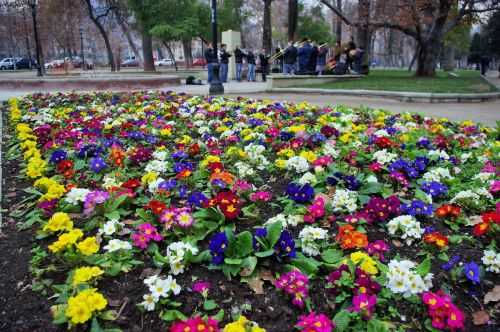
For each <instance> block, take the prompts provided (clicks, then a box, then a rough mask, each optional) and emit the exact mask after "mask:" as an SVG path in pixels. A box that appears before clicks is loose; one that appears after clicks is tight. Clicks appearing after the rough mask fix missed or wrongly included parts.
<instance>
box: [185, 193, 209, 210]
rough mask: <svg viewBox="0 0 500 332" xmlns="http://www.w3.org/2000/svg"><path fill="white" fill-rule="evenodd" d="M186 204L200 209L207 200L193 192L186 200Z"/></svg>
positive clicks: (201, 194) (200, 194)
mask: <svg viewBox="0 0 500 332" xmlns="http://www.w3.org/2000/svg"><path fill="white" fill-rule="evenodd" d="M188 202H189V204H191V205H194V206H196V207H201V206H203V205H204V204H205V203H206V202H208V198H207V196H205V195H204V194H203V193H202V192H199V191H193V193H192V194H191V195H190V196H189V198H188Z"/></svg>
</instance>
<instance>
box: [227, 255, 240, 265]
mask: <svg viewBox="0 0 500 332" xmlns="http://www.w3.org/2000/svg"><path fill="white" fill-rule="evenodd" d="M242 262H243V259H241V258H227V257H226V258H224V263H226V264H229V265H241V263H242Z"/></svg>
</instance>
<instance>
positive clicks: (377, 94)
mask: <svg viewBox="0 0 500 332" xmlns="http://www.w3.org/2000/svg"><path fill="white" fill-rule="evenodd" d="M266 92H271V93H297V92H300V93H305V94H321V95H341V96H356V97H371V98H389V99H395V100H398V101H401V102H407V103H419V102H420V103H482V102H488V101H493V100H497V99H500V91H499V92H488V93H425V92H404V91H403V92H396V91H380V90H346V89H308V88H274V89H268V90H266Z"/></svg>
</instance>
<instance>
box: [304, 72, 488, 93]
mask: <svg viewBox="0 0 500 332" xmlns="http://www.w3.org/2000/svg"><path fill="white" fill-rule="evenodd" d="M455 73H456V75H458V76H457V77H454V76H452V75H449V74H448V73H445V72H443V71H438V72H437V75H436V77H433V78H417V77H415V73H414V72H408V71H407V70H377V69H374V70H371V71H370V74H369V75H367V76H365V77H363V78H361V79H357V80H351V81H345V82H331V83H323V84H311V85H302V86H301V87H304V88H306V87H307V88H321V89H349V90H354V89H360V90H385V91H411V92H433V93H478V92H494V91H498V90H497V88H496V87H495V86H493V85H492V84H490V83H489V82H487V81H486V80H485V79H483V78H482V77H481V75H480V73H479V71H475V70H458V71H456V72H455Z"/></svg>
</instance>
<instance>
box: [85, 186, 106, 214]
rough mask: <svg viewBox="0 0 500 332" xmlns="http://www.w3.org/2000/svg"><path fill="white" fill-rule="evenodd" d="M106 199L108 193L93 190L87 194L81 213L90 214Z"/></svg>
mask: <svg viewBox="0 0 500 332" xmlns="http://www.w3.org/2000/svg"><path fill="white" fill-rule="evenodd" d="M108 198H109V193H108V192H107V191H102V190H95V191H91V192H89V193H88V194H87V195H86V196H85V201H84V202H83V213H84V214H86V215H89V214H91V213H92V211H94V209H95V207H96V206H97V205H98V204H102V203H104V202H105V201H106V200H107V199H108Z"/></svg>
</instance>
